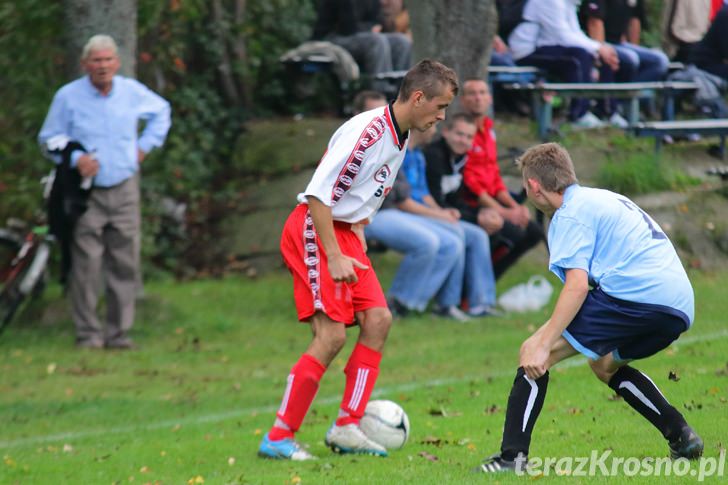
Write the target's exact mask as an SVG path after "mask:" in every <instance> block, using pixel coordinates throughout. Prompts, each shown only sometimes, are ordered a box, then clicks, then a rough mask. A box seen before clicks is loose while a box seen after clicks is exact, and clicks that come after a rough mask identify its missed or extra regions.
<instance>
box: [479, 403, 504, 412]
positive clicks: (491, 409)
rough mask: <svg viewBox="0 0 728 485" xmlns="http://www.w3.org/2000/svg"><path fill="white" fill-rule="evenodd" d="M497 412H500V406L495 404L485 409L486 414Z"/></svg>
mask: <svg viewBox="0 0 728 485" xmlns="http://www.w3.org/2000/svg"><path fill="white" fill-rule="evenodd" d="M497 412H500V408H499V407H498V406H496V405H495V404H492V405H490V406H489V407H487V408H485V409H483V413H484V414H495V413H497Z"/></svg>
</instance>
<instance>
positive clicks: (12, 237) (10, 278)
mask: <svg viewBox="0 0 728 485" xmlns="http://www.w3.org/2000/svg"><path fill="white" fill-rule="evenodd" d="M54 177H55V170H53V171H51V173H50V174H49V175H48V176H46V177H43V179H42V180H41V183H42V184H43V186H44V189H43V200H44V201H46V200H48V197H49V195H50V190H51V187H52V186H53V180H54ZM54 240H55V238H54V237H53V236H52V235H51V234H50V233H49V231H48V225H47V218H46V212H45V204H44V206H43V208H42V209H39V210H38V211H37V212H36V215H35V218H34V221H33V223H32V225H31V226H30V227H28V224H26V223H25V222H23V221H20V220H19V219H9V220H8V222H7V226H6V227H5V228H0V285H2V286H1V287H0V332H2V331H3V330H4V329H5V327H6V326H7V325H8V324H9V323H10V321H11V320H12V318H13V316H14V315H15V314H16V313H17V311H18V309H19V308H20V307H21V305H22V303H23V301H25V299H26V298H27V297H29V296H31V297H38V296H40V294H41V293H42V292H43V289H44V288H45V284H46V282H47V280H48V260H49V258H50V253H51V246H52V245H53V242H54Z"/></svg>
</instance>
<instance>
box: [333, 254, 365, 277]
mask: <svg viewBox="0 0 728 485" xmlns="http://www.w3.org/2000/svg"><path fill="white" fill-rule="evenodd" d="M328 263H329V274H330V275H331V278H332V279H333V280H334V281H336V282H337V283H338V282H342V281H343V282H344V283H356V282H357V281H358V280H359V278H358V277H357V276H356V271H355V270H354V267H357V268H359V269H369V266H367V265H365V264H363V263H361V262H359V261H357V260H356V259H354V258H352V257H351V256H346V255H344V254H338V255H335V256H332V257H330V258H329V259H328Z"/></svg>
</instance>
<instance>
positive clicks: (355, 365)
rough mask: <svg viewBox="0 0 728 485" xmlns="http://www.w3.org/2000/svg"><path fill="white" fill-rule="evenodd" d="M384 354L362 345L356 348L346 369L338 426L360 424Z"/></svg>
mask: <svg viewBox="0 0 728 485" xmlns="http://www.w3.org/2000/svg"><path fill="white" fill-rule="evenodd" d="M381 360H382V354H381V353H380V352H377V351H376V350H373V349H370V348H369V347H366V346H364V345H362V344H360V343H357V344H356V346H355V347H354V351H353V352H352V353H351V357H349V362H347V364H346V368H344V374H346V387H345V388H344V399H342V400H341V414H342V415H341V416H339V418H337V419H336V424H337V425H338V426H345V425H347V424H351V423H358V422H359V420H360V419H361V417H362V416H364V409H366V407H367V403H368V402H369V396H371V395H372V391H373V390H374V383H375V382H376V381H377V376H378V375H379V362H380V361H381Z"/></svg>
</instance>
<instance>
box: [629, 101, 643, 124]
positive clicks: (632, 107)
mask: <svg viewBox="0 0 728 485" xmlns="http://www.w3.org/2000/svg"><path fill="white" fill-rule="evenodd" d="M627 116H628V119H627V121H629V126H634V125H636V124H637V123H639V121H640V99H639V98H632V99H631V100H630V103H629V114H628V115H627Z"/></svg>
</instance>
